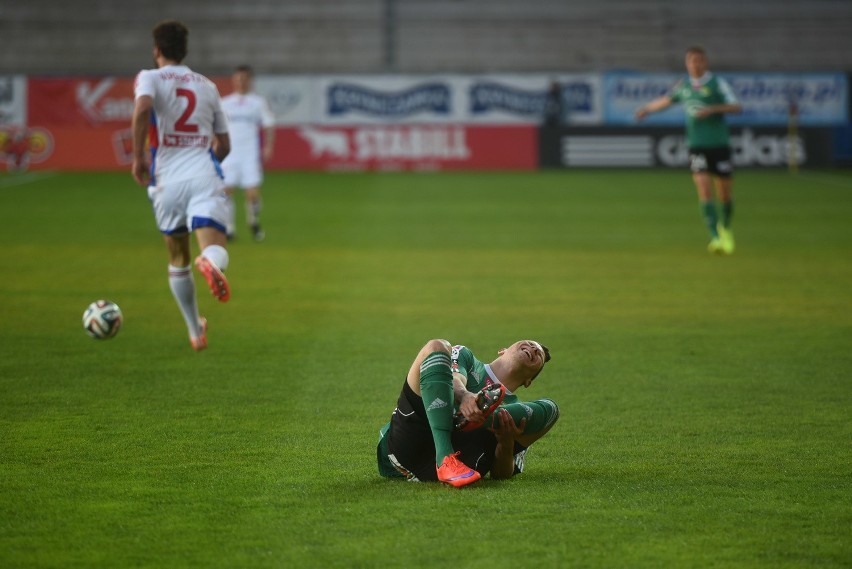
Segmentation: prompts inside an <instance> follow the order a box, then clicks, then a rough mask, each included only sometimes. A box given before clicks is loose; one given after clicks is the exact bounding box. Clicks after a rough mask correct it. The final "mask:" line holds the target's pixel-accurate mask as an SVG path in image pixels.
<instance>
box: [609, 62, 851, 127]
mask: <svg viewBox="0 0 852 569" xmlns="http://www.w3.org/2000/svg"><path fill="white" fill-rule="evenodd" d="M718 75H719V76H720V77H722V78H723V79H725V80H726V81H727V82H728V83H729V84H730V85H731V88H732V89H733V91H734V94H735V95H736V96H737V99H738V100H739V102H740V103H741V104H742V106H743V112H742V113H740V114H738V115H729V116H728V119H729V122H730V124H732V125H775V126H780V125H786V124H787V123H788V121H789V113H790V107H791V104H795V106H796V109H797V112H798V123H799V124H800V125H802V126H834V125H843V124H847V123H848V122H849V86H848V80H847V77H846V75H845V74H843V73H795V74H794V73H719V74H718ZM685 77H686V75H685V74H677V73H635V72H611V73H606V74H605V75H604V97H603V99H604V122H605V123H606V124H609V125H635V124H636V119H635V118H634V114H635V112H636V109H637V108H639V107H640V106H642V105H643V104H645V103H647V102H648V101H651V100H652V99H654V98H656V97H659V96H661V95H665V94H666V93H668V92H669V90H670V89H671V87H672V86H673V85H674V84H675V83H676V82H677V81H678V80H680V79H683V78H685ZM683 122H684V115H683V108H682V107H681V106H680V105H675V106H674V107H670V108H669V109H666V110H665V111H663V112H660V113H656V114H654V115H650V116H648V117H647V118H646V119H645V120H644V121H643V123H644V124H646V125H660V126H673V125H683Z"/></svg>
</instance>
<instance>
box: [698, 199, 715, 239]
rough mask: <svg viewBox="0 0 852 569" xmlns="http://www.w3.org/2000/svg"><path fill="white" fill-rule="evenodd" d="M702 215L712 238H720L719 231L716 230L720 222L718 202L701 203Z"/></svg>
mask: <svg viewBox="0 0 852 569" xmlns="http://www.w3.org/2000/svg"><path fill="white" fill-rule="evenodd" d="M701 215H702V216H703V217H704V223H705V225H707V229H708V230H709V231H710V236H711V237H713V238H716V237H719V231H718V230H717V229H716V224H717V223H718V222H719V218H718V214H717V213H716V202H712V201H710V202H701Z"/></svg>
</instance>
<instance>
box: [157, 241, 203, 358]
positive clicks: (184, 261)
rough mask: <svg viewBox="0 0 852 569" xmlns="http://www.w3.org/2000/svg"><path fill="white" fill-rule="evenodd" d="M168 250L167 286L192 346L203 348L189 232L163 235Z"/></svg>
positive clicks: (201, 325)
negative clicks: (191, 263)
mask: <svg viewBox="0 0 852 569" xmlns="http://www.w3.org/2000/svg"><path fill="white" fill-rule="evenodd" d="M164 238H165V241H166V247H167V248H168V251H169V288H170V289H171V291H172V296H174V298H175V301H176V302H177V305H178V308H180V312H181V314H182V315H183V319H184V321H185V322H186V328H187V330H188V331H189V341H190V344H192V347H193V348H194V349H195V350H197V351H200V350H203V349H204V348H206V347H207V337H206V334H205V328H206V326H205V325H204V319H203V318H202V317H201V316H200V315H199V314H198V301H197V298H196V295H195V281H194V280H193V278H192V265H190V263H189V234H188V233H182V234H178V235H165V236H164Z"/></svg>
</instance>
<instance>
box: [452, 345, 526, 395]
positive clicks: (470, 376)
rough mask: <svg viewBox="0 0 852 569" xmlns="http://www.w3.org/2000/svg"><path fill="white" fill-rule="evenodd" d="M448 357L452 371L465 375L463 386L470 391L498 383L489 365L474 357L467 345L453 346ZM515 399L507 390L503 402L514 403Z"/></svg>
mask: <svg viewBox="0 0 852 569" xmlns="http://www.w3.org/2000/svg"><path fill="white" fill-rule="evenodd" d="M450 358H451V360H452V364H451V365H452V369H453V373H460V374H462V375H463V376H464V377H465V380H466V383H465V387H466V388H467V390H468V391H470V392H471V393H477V392H478V391H479V390H480V389H482V388H483V387H485V386H486V385H491V384H494V383H500V380H498V379H497V376H495V375H494V372H493V371H491V366H489V365H488V364H484V363H482V362H481V361H479V360H478V359H476V356H474V355H473V352H471V351H470V349H469V348H468V347H467V346H453V352H452V354H451V356H450ZM517 400H518V396H517V395H515V394H514V393H510V392H509V391H508V390H507V391H506V396H505V397H504V398H503V404H504V405H505V404H507V403H515V402H516V401H517Z"/></svg>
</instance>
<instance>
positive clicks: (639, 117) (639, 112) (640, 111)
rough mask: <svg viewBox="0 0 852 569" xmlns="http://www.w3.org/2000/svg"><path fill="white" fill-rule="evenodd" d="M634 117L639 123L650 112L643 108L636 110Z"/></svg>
mask: <svg viewBox="0 0 852 569" xmlns="http://www.w3.org/2000/svg"><path fill="white" fill-rule="evenodd" d="M634 116H635V117H636V120H637V121H641V120H642V119H644V118H645V117H646V116H648V111H646V110H645V107H641V108H639V109H637V110H636V113H635V114H634Z"/></svg>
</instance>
